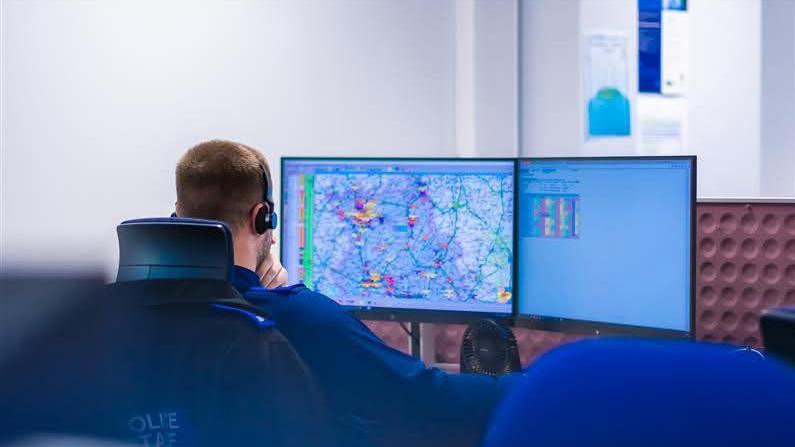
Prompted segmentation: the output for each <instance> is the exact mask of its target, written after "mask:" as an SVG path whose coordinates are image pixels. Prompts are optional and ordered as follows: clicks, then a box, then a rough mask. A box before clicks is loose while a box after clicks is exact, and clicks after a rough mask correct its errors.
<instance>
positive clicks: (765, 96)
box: [0, 0, 795, 271]
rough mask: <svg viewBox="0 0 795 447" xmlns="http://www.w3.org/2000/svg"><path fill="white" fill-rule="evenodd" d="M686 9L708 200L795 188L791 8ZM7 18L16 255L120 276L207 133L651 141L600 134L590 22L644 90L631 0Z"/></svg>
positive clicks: (5, 230)
mask: <svg viewBox="0 0 795 447" xmlns="http://www.w3.org/2000/svg"><path fill="white" fill-rule="evenodd" d="M689 7H690V11H689V16H690V42H689V43H690V73H689V75H690V78H689V88H688V94H687V98H688V104H689V110H688V115H689V118H688V119H689V125H688V133H687V141H686V145H687V148H688V150H687V152H690V153H695V154H697V155H698V156H699V162H700V163H699V194H700V195H702V196H756V195H759V194H765V195H791V194H793V192H795V130H793V129H795V125H793V124H795V106H793V104H795V76H793V71H794V70H795V62H793V61H795V37H794V36H793V32H792V28H793V27H792V25H793V24H795V8H793V6H792V3H791V2H790V0H766V1H765V2H762V1H761V0H691V1H690V2H689ZM520 9H521V12H520ZM788 11H789V14H790V15H789V16H787V15H786V14H787V13H788ZM0 14H2V19H1V22H2V23H0V33H2V39H0V43H1V44H2V46H1V47H0V50H1V51H0V75H1V76H0V84H2V85H0V95H2V98H0V110H2V117H0V266H3V265H9V264H13V265H16V266H19V265H21V264H34V265H40V264H45V265H64V263H66V264H68V265H73V266H78V267H79V266H85V265H99V266H104V267H107V268H108V270H109V271H112V269H113V266H114V265H115V259H116V241H115V233H114V231H115V230H114V227H115V225H116V224H117V223H118V222H119V221H121V220H123V219H125V218H131V217H139V216H152V215H166V214H168V213H169V212H170V211H171V209H172V206H173V205H172V204H173V202H174V190H173V168H174V165H175V163H176V161H177V159H178V158H179V156H180V155H181V154H182V153H183V152H184V150H185V149H186V148H187V147H189V146H190V145H192V144H194V143H196V142H198V141H201V140H204V139H207V138H217V137H220V138H231V139H237V140H241V141H245V142H247V143H250V144H252V145H254V146H256V147H258V148H260V149H262V150H263V151H264V152H266V153H267V154H268V156H269V157H270V158H271V160H272V161H273V162H274V163H275V162H276V160H278V158H279V157H280V156H281V155H351V156H355V155H403V156H434V155H435V156H453V155H464V156H514V155H517V154H518V153H519V152H520V151H519V149H520V146H521V153H522V154H524V155H534V156H539V155H546V156H552V155H554V156H562V155H594V154H631V153H635V152H636V146H637V145H636V138H637V136H636V135H637V121H635V123H634V125H633V129H632V130H633V135H632V137H631V138H626V139H607V140H597V141H590V142H585V139H584V111H583V109H582V107H583V106H582V104H583V101H582V98H581V88H582V77H581V69H582V66H581V65H582V56H581V46H582V33H583V32H584V31H588V30H604V29H618V30H623V31H624V32H626V34H627V37H628V45H629V49H628V50H629V54H630V56H631V57H630V61H629V62H630V63H629V71H630V78H629V79H630V86H629V88H630V92H635V91H637V77H636V73H637V57H636V56H637V5H636V1H635V0H565V1H563V0H434V1H427V0H382V1H367V0H322V1H321V0H282V1H257V0H241V1H236V2H228V1H222V0H212V1H210V0H206V1H184V0H183V1H180V0H175V1H169V2H161V1H151V0H137V1H136V0H106V1H102V2H98V1H79V0H63V1H60V0H39V1H26V0H0ZM519 28H521V41H520V40H519ZM782 42H783V43H782ZM519 55H521V61H520V59H519ZM787 55H789V56H787ZM763 67H764V69H763ZM520 81H521V84H520ZM635 100H636V97H635V94H634V93H631V94H630V101H631V104H632V113H633V116H634V117H637V105H636V102H635ZM520 108H521V113H519V109H520ZM520 118H521V120H522V121H521V123H519V122H518V120H519V119H520ZM520 140H521V144H520ZM275 173H276V179H277V180H278V169H276V170H275Z"/></svg>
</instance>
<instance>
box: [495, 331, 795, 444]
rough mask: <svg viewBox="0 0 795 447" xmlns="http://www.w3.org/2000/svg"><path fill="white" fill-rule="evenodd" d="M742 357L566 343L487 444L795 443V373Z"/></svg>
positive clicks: (682, 345)
mask: <svg viewBox="0 0 795 447" xmlns="http://www.w3.org/2000/svg"><path fill="white" fill-rule="evenodd" d="M734 351H735V348H734V347H728V346H721V345H712V344H705V343H691V342H684V341H679V342H677V341H645V340H630V339H601V340H587V341H580V342H576V343H571V344H569V345H565V346H563V347H560V348H558V349H556V350H553V351H551V352H549V353H548V354H546V355H544V356H543V357H541V358H540V359H539V360H537V361H536V362H535V363H534V364H533V365H531V366H530V367H529V368H528V369H527V371H526V373H525V377H523V378H522V379H521V382H520V383H518V384H517V385H516V387H515V388H514V389H513V390H512V391H511V393H510V395H509V396H508V397H507V398H506V399H505V400H504V401H503V402H502V403H501V404H500V406H499V408H498V410H497V411H496V413H495V415H494V416H493V419H492V421H491V423H490V426H489V430H488V433H487V435H486V437H485V441H484V443H483V446H484V447H497V446H499V447H518V446H542V445H543V446H545V447H557V446H560V447H563V446H567V447H568V446H577V445H587V446H592V447H607V446H610V447H637V446H645V447H653V446H694V447H695V446H707V445H711V446H721V447H731V446H738V447H739V446H749V445H753V446H779V445H788V444H790V443H791V441H792V430H791V422H792V415H793V414H795V374H794V373H793V371H792V370H791V369H790V368H788V367H786V366H783V365H782V364H780V363H778V362H776V361H773V360H768V361H759V360H757V359H754V358H752V357H750V356H737V355H734V354H733V352H734Z"/></svg>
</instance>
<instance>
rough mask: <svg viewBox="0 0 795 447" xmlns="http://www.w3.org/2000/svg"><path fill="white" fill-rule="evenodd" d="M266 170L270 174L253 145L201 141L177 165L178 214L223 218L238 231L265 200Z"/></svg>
mask: <svg viewBox="0 0 795 447" xmlns="http://www.w3.org/2000/svg"><path fill="white" fill-rule="evenodd" d="M264 170H267V172H268V173H270V171H269V167H268V162H267V161H266V160H265V157H263V156H262V154H261V153H259V152H258V151H257V150H256V149H253V148H251V147H249V146H246V145H244V144H241V143H236V142H234V141H227V140H211V141H205V142H204V143H199V144H197V145H196V146H194V147H192V148H190V149H189V150H188V152H186V153H185V155H183V156H182V158H181V159H180V160H179V163H178V164H177V171H176V177H177V208H178V209H177V213H178V214H179V215H180V217H194V218H200V219H212V220H221V221H223V222H226V223H227V224H228V225H229V227H230V228H231V229H232V231H235V230H236V229H238V228H241V227H242V226H243V225H245V224H246V222H247V221H248V216H249V213H250V212H251V208H252V207H254V205H256V204H257V203H260V202H262V200H263V193H264V188H265V187H266V185H265V184H264V183H265V179H264V178H263V171H264Z"/></svg>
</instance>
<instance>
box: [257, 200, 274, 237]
mask: <svg viewBox="0 0 795 447" xmlns="http://www.w3.org/2000/svg"><path fill="white" fill-rule="evenodd" d="M269 214H270V213H269V212H268V210H266V209H265V207H264V206H263V207H262V208H260V209H259V211H257V216H256V217H255V218H254V230H255V231H256V232H257V234H265V232H266V231H268V220H267V219H268V217H269V216H268V215H269Z"/></svg>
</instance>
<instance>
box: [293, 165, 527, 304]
mask: <svg viewBox="0 0 795 447" xmlns="http://www.w3.org/2000/svg"><path fill="white" fill-rule="evenodd" d="M514 169H515V163H514V161H513V160H478V159H450V160H444V159H411V160H409V159H309V158H284V159H282V216H283V220H284V225H283V226H282V240H281V244H282V245H281V246H282V262H283V264H284V266H285V268H287V270H288V271H289V272H290V275H291V281H295V282H303V283H304V284H305V285H306V286H307V287H309V288H310V289H314V290H316V291H318V292H321V293H323V294H325V295H327V296H328V297H329V298H331V299H333V300H335V301H337V302H338V303H340V304H342V305H345V306H350V307H353V308H358V309H391V310H395V309H399V310H404V311H408V310H412V311H416V310H422V311H445V312H468V313H488V314H511V312H512V306H513V303H512V294H513V274H512V273H513V258H512V256H513V223H514V216H513V213H514V203H513V200H514Z"/></svg>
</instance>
